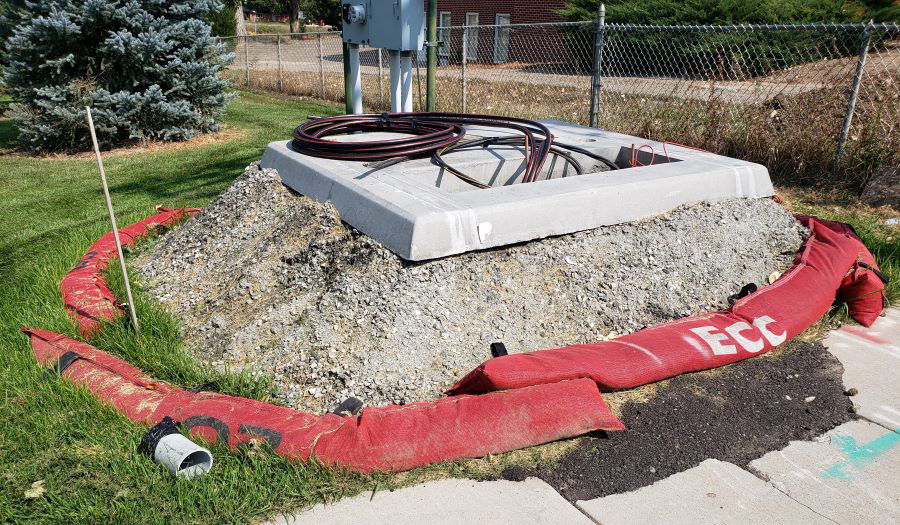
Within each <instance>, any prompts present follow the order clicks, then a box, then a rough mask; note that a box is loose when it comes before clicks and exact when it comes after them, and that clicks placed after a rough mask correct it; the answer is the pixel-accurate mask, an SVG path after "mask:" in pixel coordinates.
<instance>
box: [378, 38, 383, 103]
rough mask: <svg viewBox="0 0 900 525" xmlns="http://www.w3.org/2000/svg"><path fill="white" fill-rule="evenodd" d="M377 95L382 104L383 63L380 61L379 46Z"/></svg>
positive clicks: (379, 51)
mask: <svg viewBox="0 0 900 525" xmlns="http://www.w3.org/2000/svg"><path fill="white" fill-rule="evenodd" d="M378 95H379V99H380V100H381V105H382V106H384V64H383V63H382V61H381V48H380V47H379V48H378Z"/></svg>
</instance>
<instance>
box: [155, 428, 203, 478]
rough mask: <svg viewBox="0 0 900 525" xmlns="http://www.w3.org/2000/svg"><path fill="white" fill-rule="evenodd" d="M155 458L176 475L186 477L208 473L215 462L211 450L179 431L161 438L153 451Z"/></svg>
mask: <svg viewBox="0 0 900 525" xmlns="http://www.w3.org/2000/svg"><path fill="white" fill-rule="evenodd" d="M153 460H154V461H156V462H157V463H159V464H160V465H162V466H164V467H166V470H168V471H169V472H171V473H172V474H174V475H175V476H177V477H182V478H185V479H190V478H193V477H194V476H202V475H203V474H206V473H207V472H209V470H210V469H211V468H212V464H213V457H212V454H210V452H209V450H206V449H205V448H203V447H201V446H198V445H197V444H196V443H194V442H193V441H191V440H190V439H188V438H186V437H184V436H182V435H181V434H177V433H176V434H169V435H167V436H164V437H163V438H162V439H160V440H159V443H157V444H156V450H155V451H154V452H153Z"/></svg>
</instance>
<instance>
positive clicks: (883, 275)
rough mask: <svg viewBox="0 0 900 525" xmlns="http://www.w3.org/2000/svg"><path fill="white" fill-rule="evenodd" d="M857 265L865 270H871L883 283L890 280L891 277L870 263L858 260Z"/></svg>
mask: <svg viewBox="0 0 900 525" xmlns="http://www.w3.org/2000/svg"><path fill="white" fill-rule="evenodd" d="M859 265H860V266H862V267H863V268H865V269H867V270H872V273H874V274H875V275H877V276H878V278H879V279H881V282H883V283H884V284H888V283H889V282H891V278H890V277H888V275H887V274H886V273H884V272H881V271H879V270H876V269H875V267H874V266H872V265H871V264H866V263H864V262H862V261H860V262H859Z"/></svg>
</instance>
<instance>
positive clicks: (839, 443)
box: [822, 432, 900, 481]
mask: <svg viewBox="0 0 900 525" xmlns="http://www.w3.org/2000/svg"><path fill="white" fill-rule="evenodd" d="M831 443H832V444H833V445H834V446H836V447H837V448H838V449H840V451H841V452H843V453H844V455H846V456H847V459H846V460H845V461H841V462H838V463H835V464H834V465H832V466H831V467H829V468H828V470H826V471H825V472H823V473H822V479H831V478H838V479H842V480H844V481H850V478H851V476H850V474H849V473H848V471H847V469H848V468H849V467H850V466H853V467H854V468H856V469H857V470H858V469H861V468H862V467H864V466H866V464H867V463H871V462H872V461H874V460H875V458H877V457H878V456H880V455H881V454H884V453H885V452H887V451H888V450H890V449H891V447H893V446H895V445H897V444H900V434H898V433H896V432H888V433H887V434H885V435H883V436H881V437H880V438H878V439H873V440H872V441H870V442H868V443H866V444H865V445H863V446H862V447H860V446H859V445H857V444H856V440H855V439H853V437H852V436H846V435H843V434H835V435H834V436H832V438H831Z"/></svg>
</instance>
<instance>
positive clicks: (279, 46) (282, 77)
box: [275, 35, 284, 91]
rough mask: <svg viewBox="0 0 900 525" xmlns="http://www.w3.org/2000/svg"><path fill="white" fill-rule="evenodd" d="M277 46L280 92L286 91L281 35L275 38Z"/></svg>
mask: <svg viewBox="0 0 900 525" xmlns="http://www.w3.org/2000/svg"><path fill="white" fill-rule="evenodd" d="M275 44H276V45H277V47H278V91H284V74H283V72H282V70H281V35H278V36H276V37H275Z"/></svg>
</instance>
